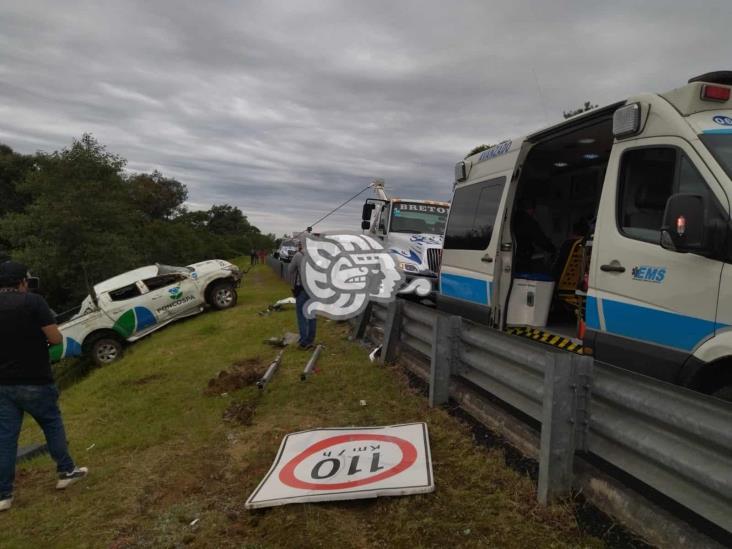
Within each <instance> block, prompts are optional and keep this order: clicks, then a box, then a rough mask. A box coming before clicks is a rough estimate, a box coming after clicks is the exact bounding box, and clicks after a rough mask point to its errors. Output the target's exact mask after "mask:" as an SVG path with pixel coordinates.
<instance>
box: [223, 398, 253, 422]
mask: <svg viewBox="0 0 732 549" xmlns="http://www.w3.org/2000/svg"><path fill="white" fill-rule="evenodd" d="M255 409H256V406H255V405H254V403H253V402H232V403H231V404H229V406H228V408H226V410H224V415H223V418H224V421H229V422H232V423H238V424H240V425H251V424H252V418H253V417H254V410H255Z"/></svg>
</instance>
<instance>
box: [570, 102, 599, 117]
mask: <svg viewBox="0 0 732 549" xmlns="http://www.w3.org/2000/svg"><path fill="white" fill-rule="evenodd" d="M596 108H597V105H593V104H592V101H585V104H584V105H582V106H581V107H580V108H579V109H574V110H571V109H570V110H568V111H562V114H563V115H564V119H565V120H566V119H567V118H572V117H573V116H577V115H578V114H582V113H583V112H587V111H591V110H592V109H596Z"/></svg>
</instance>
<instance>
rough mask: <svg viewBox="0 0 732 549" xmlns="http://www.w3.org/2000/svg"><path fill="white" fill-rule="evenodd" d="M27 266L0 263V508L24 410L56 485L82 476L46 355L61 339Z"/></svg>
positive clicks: (7, 496) (8, 497) (8, 489)
mask: <svg viewBox="0 0 732 549" xmlns="http://www.w3.org/2000/svg"><path fill="white" fill-rule="evenodd" d="M29 278H30V277H29V276H28V269H27V268H26V267H25V265H22V264H21V263H16V262H14V261H6V262H5V263H2V264H0V511H7V510H8V509H10V506H11V505H12V503H13V482H14V480H15V459H16V454H17V452H18V437H19V436H20V427H21V425H22V423H23V414H24V412H27V413H28V414H30V415H31V416H32V417H33V419H35V420H36V422H37V423H38V425H40V426H41V428H42V429H43V433H44V435H45V436H46V442H47V444H48V451H49V452H50V454H51V457H52V458H53V459H54V461H55V462H56V466H57V471H58V481H57V483H56V488H58V489H59V490H62V489H64V488H68V487H69V486H71V485H72V484H74V483H75V482H77V481H78V480H80V479H82V478H84V477H85V476H86V475H87V473H88V470H87V468H86V467H76V466H75V465H74V461H73V460H72V459H71V456H70V455H69V450H68V447H67V443H66V433H65V431H64V424H63V421H62V420H61V411H60V410H59V408H58V389H57V388H56V386H55V385H54V382H53V376H52V374H51V364H50V361H49V357H48V343H51V344H57V343H61V342H62V341H63V337H62V335H61V332H59V330H58V326H56V320H55V319H54V317H53V314H52V313H51V310H50V309H49V308H48V305H47V304H46V301H45V300H44V299H43V298H42V297H41V296H39V295H36V294H33V293H30V292H29V291H28V282H29Z"/></svg>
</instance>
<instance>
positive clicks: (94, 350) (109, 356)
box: [91, 337, 122, 366]
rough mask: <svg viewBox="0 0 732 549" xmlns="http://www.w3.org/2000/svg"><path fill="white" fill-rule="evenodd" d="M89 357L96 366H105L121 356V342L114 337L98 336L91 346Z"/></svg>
mask: <svg viewBox="0 0 732 549" xmlns="http://www.w3.org/2000/svg"><path fill="white" fill-rule="evenodd" d="M91 357H92V360H93V361H94V363H95V364H96V365H97V366H106V365H107V364H111V363H112V362H115V361H117V360H119V359H120V358H121V357H122V343H121V342H120V340H119V339H116V338H114V337H100V338H99V339H97V340H95V341H94V343H92V346H91Z"/></svg>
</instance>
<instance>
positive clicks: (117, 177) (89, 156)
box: [0, 134, 144, 307]
mask: <svg viewBox="0 0 732 549" xmlns="http://www.w3.org/2000/svg"><path fill="white" fill-rule="evenodd" d="M124 165H125V161H124V160H123V159H122V158H120V157H119V156H117V155H114V154H112V153H110V152H108V151H107V150H106V149H105V147H104V146H102V145H101V144H99V143H98V142H97V141H96V140H95V139H94V138H93V137H92V136H91V135H89V134H85V135H84V136H82V138H81V139H79V140H74V142H73V143H72V145H71V147H69V148H66V149H63V150H62V151H60V152H58V151H57V152H54V153H52V154H45V153H41V154H39V155H38V156H37V159H36V169H35V170H33V171H32V172H30V173H29V174H28V175H27V177H26V178H25V180H24V181H23V182H22V183H19V185H18V189H19V191H20V192H23V193H26V194H28V195H30V196H32V197H33V202H32V203H31V204H29V205H28V206H27V207H26V208H25V210H24V211H23V212H15V213H11V214H9V215H7V216H5V217H4V218H3V219H2V221H0V232H2V234H3V235H6V238H7V239H8V241H9V242H10V243H11V246H12V248H13V250H12V255H13V256H14V257H15V258H17V259H19V260H21V261H24V262H25V263H27V264H28V265H29V266H31V267H32V268H33V269H34V270H35V272H36V273H38V274H39V275H40V276H41V277H42V281H43V286H44V293H45V294H46V296H47V297H48V299H49V301H50V302H51V303H52V304H54V305H56V307H67V306H70V305H73V304H75V303H78V301H79V300H80V299H81V298H82V297H83V296H84V295H85V294H86V288H85V284H84V283H83V281H84V280H85V279H86V278H87V277H88V279H89V280H90V281H99V280H104V279H106V278H109V277H110V276H113V275H115V274H118V273H120V272H123V271H126V270H128V269H130V268H133V267H135V266H137V265H138V262H139V260H140V253H139V251H138V246H137V242H136V236H137V235H138V234H139V231H140V228H141V227H140V226H141V223H142V222H143V221H144V220H143V219H142V216H141V215H140V213H139V212H138V211H137V210H136V209H135V208H134V206H133V204H132V202H131V200H130V197H129V193H128V192H127V189H126V188H125V185H124V181H123V177H122V169H123V167H124Z"/></svg>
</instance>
